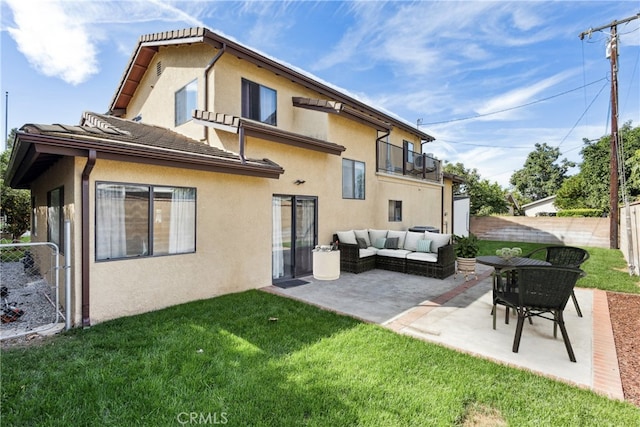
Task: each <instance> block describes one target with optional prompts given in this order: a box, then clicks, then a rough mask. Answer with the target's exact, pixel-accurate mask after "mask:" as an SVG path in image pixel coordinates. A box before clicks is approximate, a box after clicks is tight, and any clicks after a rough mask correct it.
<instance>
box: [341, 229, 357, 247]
mask: <svg viewBox="0 0 640 427" xmlns="http://www.w3.org/2000/svg"><path fill="white" fill-rule="evenodd" d="M336 234H337V235H338V240H340V243H344V244H346V245H357V244H358V242H357V241H356V234H355V233H354V232H353V230H349V231H338V232H337V233H336Z"/></svg>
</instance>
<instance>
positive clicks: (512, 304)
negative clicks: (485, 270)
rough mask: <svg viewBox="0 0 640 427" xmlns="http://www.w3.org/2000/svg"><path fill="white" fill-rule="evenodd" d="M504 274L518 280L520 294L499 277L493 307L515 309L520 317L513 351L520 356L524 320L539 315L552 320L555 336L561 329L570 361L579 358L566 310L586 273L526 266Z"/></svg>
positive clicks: (494, 321) (557, 268)
mask: <svg viewBox="0 0 640 427" xmlns="http://www.w3.org/2000/svg"><path fill="white" fill-rule="evenodd" d="M503 272H505V273H507V274H506V275H507V276H508V275H509V273H510V272H513V273H515V274H516V275H517V277H518V283H517V291H516V290H515V289H513V290H511V288H510V287H509V286H507V284H506V283H504V278H503V277H502V276H498V277H497V284H496V285H494V293H493V295H494V296H493V298H494V305H495V304H501V305H504V306H506V307H507V311H508V310H509V309H510V308H513V309H515V311H516V312H517V314H518V325H517V326H516V333H515V336H514V338H513V348H512V350H513V352H514V353H517V352H518V349H519V347H520V338H521V336H522V329H523V327H524V320H525V319H529V320H531V318H532V317H534V316H537V317H541V318H543V319H547V320H551V321H553V336H554V338H555V337H557V328H558V327H560V332H561V333H562V339H563V340H564V345H565V347H566V348H567V353H568V354H569V360H571V361H572V362H575V361H576V357H575V355H574V353H573V348H572V347H571V342H570V341H569V335H568V334H567V329H566V327H565V324H564V317H563V311H564V308H565V306H566V305H567V302H568V301H569V297H570V296H571V292H572V291H573V287H574V286H575V284H576V282H577V281H578V279H579V278H580V277H581V276H582V275H583V271H582V270H580V269H579V268H573V267H558V266H526V267H518V268H514V269H505V270H503ZM495 311H496V310H495V309H494V314H493V327H494V329H495V324H496V313H495Z"/></svg>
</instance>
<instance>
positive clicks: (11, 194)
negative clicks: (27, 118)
mask: <svg viewBox="0 0 640 427" xmlns="http://www.w3.org/2000/svg"><path fill="white" fill-rule="evenodd" d="M16 132H17V130H16V129H15V128H14V129H11V133H10V134H9V138H8V139H7V149H6V150H5V151H4V152H3V153H2V155H0V213H1V214H2V216H3V217H4V218H5V221H6V222H5V225H4V229H3V230H2V231H3V232H7V233H10V234H11V238H12V240H17V239H19V238H20V236H22V235H23V234H24V233H25V232H26V231H27V230H29V226H30V223H31V197H30V192H29V191H28V190H16V189H13V188H11V187H9V186H8V185H7V184H5V174H6V173H7V167H8V166H9V159H10V155H11V149H12V147H13V140H14V136H15V134H16Z"/></svg>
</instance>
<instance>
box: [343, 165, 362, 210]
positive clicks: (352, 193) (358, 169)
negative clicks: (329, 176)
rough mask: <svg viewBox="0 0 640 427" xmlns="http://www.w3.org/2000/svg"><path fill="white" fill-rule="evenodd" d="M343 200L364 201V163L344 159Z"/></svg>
mask: <svg viewBox="0 0 640 427" xmlns="http://www.w3.org/2000/svg"><path fill="white" fill-rule="evenodd" d="M342 198H343V199H363V200H364V162H358V161H355V160H349V159H342Z"/></svg>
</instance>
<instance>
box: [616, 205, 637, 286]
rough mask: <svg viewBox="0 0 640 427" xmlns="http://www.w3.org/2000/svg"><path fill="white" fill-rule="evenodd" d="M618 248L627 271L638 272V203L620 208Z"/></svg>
mask: <svg viewBox="0 0 640 427" xmlns="http://www.w3.org/2000/svg"><path fill="white" fill-rule="evenodd" d="M620 250H621V251H622V253H623V255H624V258H625V259H626V260H627V263H628V264H629V273H630V274H635V275H639V274H640V203H634V204H631V205H629V206H624V207H622V208H620Z"/></svg>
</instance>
